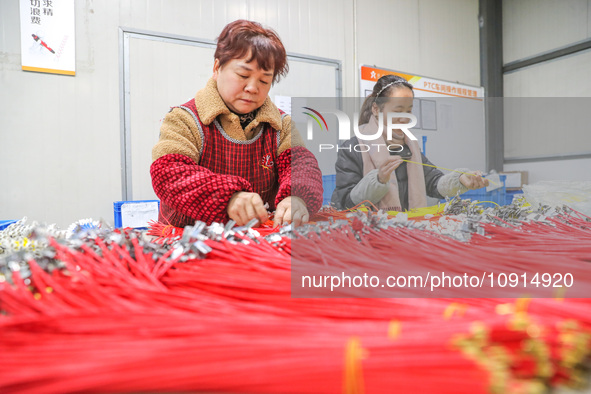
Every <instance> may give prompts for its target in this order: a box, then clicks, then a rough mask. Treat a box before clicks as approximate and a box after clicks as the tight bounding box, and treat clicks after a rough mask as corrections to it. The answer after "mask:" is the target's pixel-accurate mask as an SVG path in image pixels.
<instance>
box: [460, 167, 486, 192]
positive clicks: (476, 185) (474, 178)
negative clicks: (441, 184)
mask: <svg viewBox="0 0 591 394" xmlns="http://www.w3.org/2000/svg"><path fill="white" fill-rule="evenodd" d="M468 174H473V175H468ZM468 174H462V175H460V183H461V184H462V185H464V186H466V187H467V188H468V189H470V190H473V189H480V188H482V187H486V186H488V185H489V182H488V179H485V178H483V177H482V173H481V172H480V171H472V172H469V173H468Z"/></svg>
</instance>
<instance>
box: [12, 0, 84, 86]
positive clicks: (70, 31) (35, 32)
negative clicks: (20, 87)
mask: <svg viewBox="0 0 591 394" xmlns="http://www.w3.org/2000/svg"><path fill="white" fill-rule="evenodd" d="M20 21H21V64H22V69H23V70H25V71H36V72H43V73H51V74H64V75H76V51H75V49H76V36H75V15H74V0H20Z"/></svg>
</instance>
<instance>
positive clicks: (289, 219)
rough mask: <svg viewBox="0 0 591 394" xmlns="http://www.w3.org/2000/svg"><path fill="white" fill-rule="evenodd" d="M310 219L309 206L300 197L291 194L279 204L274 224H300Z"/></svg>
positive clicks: (275, 225)
mask: <svg viewBox="0 0 591 394" xmlns="http://www.w3.org/2000/svg"><path fill="white" fill-rule="evenodd" d="M308 220H310V215H309V214H308V208H306V203H305V202H304V200H302V199H301V198H299V197H294V196H289V197H285V198H284V199H283V200H281V202H280V203H279V204H277V210H276V211H275V219H274V220H273V226H274V227H277V226H279V225H282V224H286V223H293V225H294V226H299V225H300V224H302V223H306V222H308Z"/></svg>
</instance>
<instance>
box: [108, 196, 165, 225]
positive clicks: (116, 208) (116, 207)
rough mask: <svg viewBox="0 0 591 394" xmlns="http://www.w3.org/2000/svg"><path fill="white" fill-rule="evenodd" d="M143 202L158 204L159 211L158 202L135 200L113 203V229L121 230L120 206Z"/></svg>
mask: <svg viewBox="0 0 591 394" xmlns="http://www.w3.org/2000/svg"><path fill="white" fill-rule="evenodd" d="M143 202H158V209H160V200H136V201H115V202H114V203H113V213H114V216H115V227H116V228H121V227H122V221H121V206H122V205H123V204H134V203H143ZM136 228H140V229H141V228H147V227H136Z"/></svg>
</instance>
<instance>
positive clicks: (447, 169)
mask: <svg viewBox="0 0 591 394" xmlns="http://www.w3.org/2000/svg"><path fill="white" fill-rule="evenodd" d="M402 161H405V162H407V163H413V164H420V165H422V166H427V167H433V168H439V169H440V170H446V171H453V172H459V173H460V174H466V175H472V176H476V175H475V174H471V173H469V172H463V171H458V170H452V169H451V168H445V167H438V166H434V165H433V164H425V163H419V162H417V161H411V160H405V159H402ZM487 179H488V178H487ZM488 181H489V182H490V183H492V184H493V185H498V183H497V182H493V181H492V180H490V179H489V180H488Z"/></svg>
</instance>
